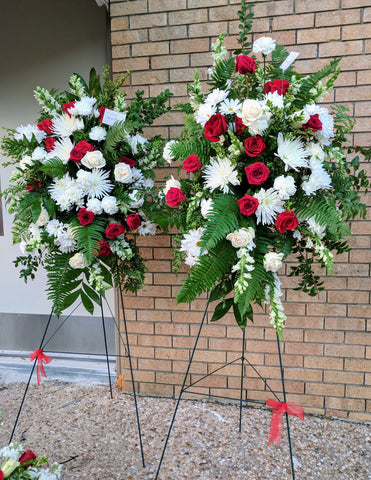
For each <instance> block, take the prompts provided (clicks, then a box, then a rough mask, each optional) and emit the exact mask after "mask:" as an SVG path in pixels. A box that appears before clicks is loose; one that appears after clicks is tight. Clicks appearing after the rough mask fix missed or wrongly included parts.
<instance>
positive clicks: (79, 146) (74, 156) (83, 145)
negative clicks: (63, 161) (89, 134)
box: [70, 140, 96, 163]
mask: <svg viewBox="0 0 371 480" xmlns="http://www.w3.org/2000/svg"><path fill="white" fill-rule="evenodd" d="M94 150H96V148H95V147H93V145H91V144H90V143H89V142H87V141H86V140H81V141H80V142H77V143H76V145H75V147H74V148H73V149H72V150H71V152H70V160H72V161H73V162H75V163H81V159H82V158H83V157H84V156H85V154H86V152H93V151H94Z"/></svg>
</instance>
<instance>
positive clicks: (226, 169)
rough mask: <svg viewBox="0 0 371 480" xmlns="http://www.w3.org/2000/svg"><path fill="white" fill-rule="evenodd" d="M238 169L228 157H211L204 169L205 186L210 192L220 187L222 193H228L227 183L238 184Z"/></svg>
mask: <svg viewBox="0 0 371 480" xmlns="http://www.w3.org/2000/svg"><path fill="white" fill-rule="evenodd" d="M237 175H238V171H237V170H236V169H235V167H234V166H233V165H232V162H231V161H230V160H229V158H217V159H215V160H214V159H211V160H210V165H207V166H206V168H205V169H204V175H203V176H204V178H205V187H206V188H209V189H210V191H211V192H213V191H214V190H215V189H217V188H220V189H221V190H222V192H223V193H229V191H230V189H229V185H230V184H231V185H239V184H240V181H239V180H238V178H237Z"/></svg>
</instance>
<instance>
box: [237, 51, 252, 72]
mask: <svg viewBox="0 0 371 480" xmlns="http://www.w3.org/2000/svg"><path fill="white" fill-rule="evenodd" d="M256 69H257V65H256V63H255V60H254V59H253V58H251V57H248V56H247V55H237V57H236V72H238V73H243V74H245V73H254V72H255V70H256Z"/></svg>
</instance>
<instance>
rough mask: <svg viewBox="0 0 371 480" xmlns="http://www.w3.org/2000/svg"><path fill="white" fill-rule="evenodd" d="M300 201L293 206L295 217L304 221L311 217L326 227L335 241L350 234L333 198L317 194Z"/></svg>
mask: <svg viewBox="0 0 371 480" xmlns="http://www.w3.org/2000/svg"><path fill="white" fill-rule="evenodd" d="M301 200H302V201H300V202H298V204H297V205H296V206H295V215H297V216H298V217H304V218H306V219H309V218H312V217H313V218H314V219H315V221H316V222H317V223H319V224H320V225H327V229H328V231H329V232H331V233H333V234H334V235H335V236H336V237H337V239H339V238H342V237H344V236H346V235H349V234H350V231H349V228H348V226H347V225H346V223H345V222H344V221H343V219H342V218H341V215H340V212H339V210H338V208H337V206H336V203H335V201H334V199H333V198H331V197H326V196H325V195H321V193H320V192H317V194H316V195H315V196H306V197H305V199H304V198H302V199H301Z"/></svg>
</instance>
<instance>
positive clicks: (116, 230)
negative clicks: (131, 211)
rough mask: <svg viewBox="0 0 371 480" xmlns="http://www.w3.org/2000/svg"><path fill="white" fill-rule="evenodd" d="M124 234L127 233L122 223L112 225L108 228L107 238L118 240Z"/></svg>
mask: <svg viewBox="0 0 371 480" xmlns="http://www.w3.org/2000/svg"><path fill="white" fill-rule="evenodd" d="M123 233H125V227H124V225H121V223H110V224H109V225H108V227H107V228H106V237H107V238H116V237H118V236H119V235H122V234H123Z"/></svg>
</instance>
